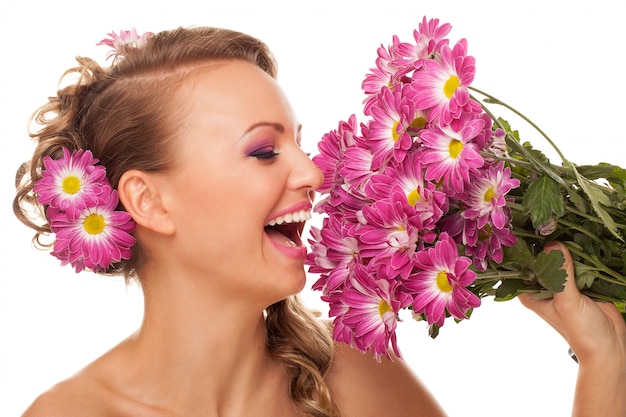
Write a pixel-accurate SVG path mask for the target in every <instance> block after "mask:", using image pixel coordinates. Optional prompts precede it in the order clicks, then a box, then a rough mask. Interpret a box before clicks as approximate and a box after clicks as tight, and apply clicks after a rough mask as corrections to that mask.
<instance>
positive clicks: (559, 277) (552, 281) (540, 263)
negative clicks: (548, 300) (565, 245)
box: [533, 250, 567, 292]
mask: <svg viewBox="0 0 626 417" xmlns="http://www.w3.org/2000/svg"><path fill="white" fill-rule="evenodd" d="M564 262H565V257H563V252H561V251H560V250H553V251H550V252H549V253H548V252H541V253H539V255H537V260H536V261H535V267H534V268H533V269H534V271H535V274H537V281H538V282H539V283H540V284H541V285H542V286H543V287H544V288H546V289H548V290H550V291H552V292H561V291H563V287H564V285H565V278H566V277H567V273H566V272H565V270H563V269H562V268H563V263H564Z"/></svg>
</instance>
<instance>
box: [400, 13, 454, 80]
mask: <svg viewBox="0 0 626 417" xmlns="http://www.w3.org/2000/svg"><path fill="white" fill-rule="evenodd" d="M451 29H452V25H450V24H449V23H444V24H442V25H439V19H430V20H427V19H426V16H424V17H423V18H422V22H421V23H420V24H419V26H418V28H417V30H414V31H413V38H414V39H415V43H414V44H409V43H406V42H401V43H399V44H398V46H397V47H396V50H397V51H398V54H400V55H402V56H403V61H402V62H403V63H404V61H408V62H411V64H412V65H414V66H415V68H417V69H419V68H421V66H422V64H423V62H424V60H427V59H432V58H433V57H434V55H435V54H439V51H440V50H441V48H442V46H443V45H448V42H449V41H448V39H445V36H446V35H447V34H448V33H449V32H450V30H451ZM395 62H396V65H400V64H399V63H398V62H397V61H395Z"/></svg>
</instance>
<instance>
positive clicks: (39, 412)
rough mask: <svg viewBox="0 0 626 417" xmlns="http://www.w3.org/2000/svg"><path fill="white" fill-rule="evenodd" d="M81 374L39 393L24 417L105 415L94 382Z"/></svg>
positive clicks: (96, 416)
mask: <svg viewBox="0 0 626 417" xmlns="http://www.w3.org/2000/svg"><path fill="white" fill-rule="evenodd" d="M86 379H87V378H85V376H83V375H81V374H79V375H77V376H74V377H72V378H70V379H67V380H65V381H62V382H59V383H58V384H56V385H54V386H53V387H51V388H50V389H49V390H47V391H46V392H44V393H43V394H41V395H39V397H37V398H36V399H35V401H34V402H33V403H32V404H31V405H30V407H28V409H26V411H25V412H24V414H22V417H61V416H63V417H74V416H76V417H78V416H82V417H86V416H94V417H98V416H104V415H105V414H104V413H102V412H100V407H98V400H97V396H95V395H94V392H97V391H96V390H94V388H93V383H90V382H89V381H88V380H86Z"/></svg>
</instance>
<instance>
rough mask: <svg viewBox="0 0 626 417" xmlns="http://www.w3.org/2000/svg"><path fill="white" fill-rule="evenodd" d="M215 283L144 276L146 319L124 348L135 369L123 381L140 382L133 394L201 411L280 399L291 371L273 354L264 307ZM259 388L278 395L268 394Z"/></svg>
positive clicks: (156, 402) (132, 384)
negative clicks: (216, 288)
mask: <svg viewBox="0 0 626 417" xmlns="http://www.w3.org/2000/svg"><path fill="white" fill-rule="evenodd" d="M210 281H213V282H215V280H206V279H204V280H203V279H159V280H158V282H157V281H156V280H153V281H150V280H146V281H145V282H144V284H143V290H144V296H145V314H144V320H143V323H142V326H141V328H140V330H139V331H138V333H137V334H136V335H135V336H133V337H131V338H130V339H129V340H128V341H127V343H126V344H125V348H124V349H125V350H126V353H125V354H126V355H128V361H129V362H130V365H131V366H132V369H133V371H131V372H130V377H129V379H130V380H129V381H122V383H123V384H124V386H126V387H136V392H128V393H127V394H128V395H130V396H133V397H134V398H139V401H141V402H145V403H147V404H154V405H158V406H159V407H160V408H165V409H175V410H189V411H191V410H194V414H195V413H198V411H199V410H200V409H202V410H203V414H201V415H218V414H219V415H224V414H227V413H226V410H230V411H237V412H239V411H241V410H240V409H239V407H243V406H246V405H250V404H259V401H266V403H267V401H276V399H275V397H276V390H274V391H272V388H273V387H275V388H280V387H285V376H284V372H283V368H282V367H281V366H280V364H279V363H277V362H276V360H275V359H273V358H272V357H271V356H270V355H269V354H268V352H267V348H266V338H267V331H266V328H265V321H264V318H263V307H261V306H256V308H255V306H254V305H252V304H251V302H250V300H237V299H234V300H233V297H228V298H225V297H224V295H219V294H218V293H217V292H216V291H214V289H213V288H209V287H208V284H207V282H210ZM225 300H226V301H225ZM145 384H148V385H149V387H146V385H145ZM260 387H268V388H270V389H268V390H267V391H265V392H266V393H267V392H273V396H274V399H272V398H271V397H270V398H261V397H262V396H263V395H264V394H263V390H262V389H260ZM284 391H285V392H286V388H284ZM148 393H149V394H148ZM201 404H202V406H200V405H201ZM185 415H191V413H189V414H185Z"/></svg>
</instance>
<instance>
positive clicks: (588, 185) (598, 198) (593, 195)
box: [571, 165, 624, 241]
mask: <svg viewBox="0 0 626 417" xmlns="http://www.w3.org/2000/svg"><path fill="white" fill-rule="evenodd" d="M571 167H572V170H573V171H574V174H575V175H576V179H577V182H578V184H579V185H580V187H581V188H582V189H583V191H584V192H585V193H586V194H587V196H588V197H589V201H590V202H591V206H592V207H593V210H594V211H595V212H596V214H597V215H598V216H599V217H600V219H602V221H603V222H604V227H606V228H607V229H608V230H609V232H611V234H613V236H615V237H617V238H618V239H619V240H621V241H624V239H623V238H622V236H620V234H619V231H618V230H617V225H616V224H615V221H613V218H612V217H611V215H610V214H609V213H607V211H606V210H605V209H604V208H603V207H602V205H604V206H607V207H610V206H611V200H610V199H609V197H608V196H607V195H606V194H604V192H603V190H602V189H601V188H600V187H598V185H597V184H595V183H593V182H591V181H589V180H588V179H587V178H585V177H583V176H582V175H580V173H578V170H577V169H576V167H575V166H574V165H571Z"/></svg>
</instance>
